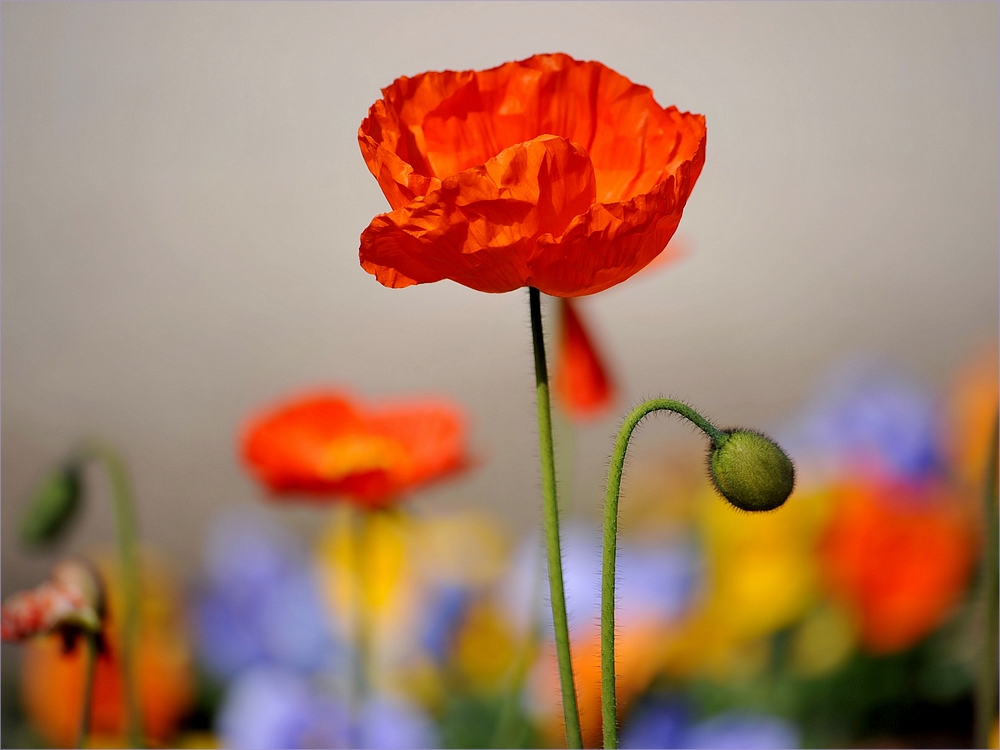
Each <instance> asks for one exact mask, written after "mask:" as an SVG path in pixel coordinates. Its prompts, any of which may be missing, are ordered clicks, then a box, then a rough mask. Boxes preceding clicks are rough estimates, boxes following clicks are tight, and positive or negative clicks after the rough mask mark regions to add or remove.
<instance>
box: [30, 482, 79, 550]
mask: <svg viewBox="0 0 1000 750" xmlns="http://www.w3.org/2000/svg"><path fill="white" fill-rule="evenodd" d="M80 495H81V482H80V470H79V468H78V467H77V466H76V465H75V464H72V463H70V464H67V465H65V466H62V467H60V468H58V469H54V470H53V471H51V472H50V473H49V474H48V475H47V476H46V477H45V479H43V480H42V482H41V484H39V485H38V488H37V489H36V490H35V494H34V497H32V498H31V502H29V503H28V507H27V508H26V509H25V511H24V514H23V515H22V516H21V539H22V541H24V543H25V544H28V545H30V546H32V547H37V546H39V545H43V544H47V543H49V542H51V541H53V540H54V539H56V538H57V537H58V536H59V535H60V534H61V533H62V532H63V531H64V530H65V529H66V527H67V526H68V525H69V522H70V521H72V520H73V517H74V516H75V515H76V510H77V508H78V507H79V505H80Z"/></svg>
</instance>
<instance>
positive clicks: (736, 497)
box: [708, 430, 795, 511]
mask: <svg viewBox="0 0 1000 750" xmlns="http://www.w3.org/2000/svg"><path fill="white" fill-rule="evenodd" d="M708 468H709V473H710V474H711V476H712V482H713V483H714V484H715V487H716V489H718V490H719V492H720V493H721V494H722V496H723V497H724V498H726V500H728V501H729V502H730V503H732V504H733V505H735V506H736V507H737V508H740V509H742V510H749V511H762V510H774V509H775V508H777V507H780V506H781V504H782V503H784V502H785V500H787V499H788V496H789V495H791V494H792V488H793V487H794V486H795V467H794V466H792V462H791V459H789V458H788V456H787V455H786V454H785V452H784V451H783V450H781V448H780V447H779V446H778V444H777V443H775V442H774V441H773V440H771V438H769V437H767V436H766V435H761V434H760V433H759V432H752V431H750V430H727V431H726V432H723V433H722V437H721V438H719V439H717V440H716V441H714V444H713V446H712V453H711V455H710V456H709V460H708Z"/></svg>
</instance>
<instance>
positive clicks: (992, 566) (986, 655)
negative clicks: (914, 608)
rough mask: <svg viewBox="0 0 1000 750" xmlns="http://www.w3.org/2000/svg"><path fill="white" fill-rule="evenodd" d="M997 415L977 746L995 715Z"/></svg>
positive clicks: (987, 503) (989, 466) (983, 576)
mask: <svg viewBox="0 0 1000 750" xmlns="http://www.w3.org/2000/svg"><path fill="white" fill-rule="evenodd" d="M998 430H1000V417H998V421H997V424H995V425H994V427H993V439H992V440H991V441H990V455H989V456H988V458H987V462H986V481H985V482H984V491H983V500H984V511H985V513H984V514H983V515H984V518H983V521H984V524H985V545H986V546H985V548H984V550H983V559H982V569H981V572H980V576H979V579H980V586H981V591H982V607H983V609H982V612H983V620H984V622H983V639H982V644H983V646H982V648H983V653H982V658H981V659H980V660H979V673H978V674H977V675H976V745H975V746H976V747H988V746H989V745H988V742H989V736H990V728H991V726H992V725H993V720H994V719H995V717H996V715H997V680H998V676H997V672H998V667H1000V665H998V653H997V630H998V627H1000V625H998V621H997V608H998V605H1000V602H998V599H1000V591H998V585H997V567H998V565H1000V559H998V557H1000V556H998V538H997V537H998V534H997V493H998V486H997V462H998V460H1000V457H998V453H1000V443H998Z"/></svg>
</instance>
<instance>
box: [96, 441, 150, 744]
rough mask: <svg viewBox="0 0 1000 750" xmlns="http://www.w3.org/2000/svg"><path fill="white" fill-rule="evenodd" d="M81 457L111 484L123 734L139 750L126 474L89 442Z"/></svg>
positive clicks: (133, 545) (132, 528)
mask: <svg viewBox="0 0 1000 750" xmlns="http://www.w3.org/2000/svg"><path fill="white" fill-rule="evenodd" d="M82 452H83V454H84V455H85V456H86V457H88V458H92V459H94V460H97V461H100V462H101V463H102V464H103V466H104V469H105V471H106V472H107V474H108V480H109V481H110V483H111V499H112V502H113V504H114V516H115V535H116V537H117V544H118V568H119V575H120V576H121V586H122V610H123V612H122V629H121V638H122V640H121V647H120V654H121V669H122V684H123V685H124V687H125V690H124V692H125V715H126V722H127V723H126V732H127V738H128V743H129V747H135V748H138V747H142V717H141V716H140V713H139V698H138V696H139V692H138V689H137V681H136V672H135V665H136V660H135V651H136V645H137V638H138V635H139V555H138V549H137V547H138V542H137V540H138V531H137V529H136V518H135V504H134V502H133V500H132V492H131V489H130V488H129V481H128V472H127V471H126V469H125V463H124V462H123V461H122V459H121V457H120V456H119V455H118V453H117V452H115V451H114V450H113V449H112V448H110V447H109V446H107V445H105V444H103V443H100V442H97V441H90V442H88V443H87V444H86V445H85V446H84V448H83V451H82Z"/></svg>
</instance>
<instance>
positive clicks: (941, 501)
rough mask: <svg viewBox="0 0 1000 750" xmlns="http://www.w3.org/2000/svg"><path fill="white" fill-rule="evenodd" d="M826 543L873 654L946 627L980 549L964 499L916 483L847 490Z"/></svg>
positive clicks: (833, 584)
mask: <svg viewBox="0 0 1000 750" xmlns="http://www.w3.org/2000/svg"><path fill="white" fill-rule="evenodd" d="M840 494H841V497H840V502H839V504H838V506H837V507H836V508H835V510H834V514H833V517H832V518H831V521H830V525H829V526H828V527H827V531H826V534H825V537H824V539H823V541H822V544H821V561H822V565H823V568H824V573H825V577H826V580H827V583H828V585H829V587H830V589H831V590H832V592H833V593H834V595H836V596H839V597H840V598H841V599H842V600H843V601H844V602H845V603H846V604H847V606H848V607H849V608H850V609H851V610H852V611H853V612H854V615H855V617H856V618H857V620H858V626H859V629H860V634H861V640H862V643H863V644H864V645H865V647H866V648H867V650H868V651H870V652H872V653H892V652H895V651H901V650H903V649H905V648H908V647H910V646H912V645H914V644H915V643H917V641H919V640H920V639H921V638H923V637H924V636H925V635H927V634H928V633H930V632H931V631H932V630H933V629H934V628H936V627H937V626H938V625H940V624H941V623H942V622H943V621H944V620H945V618H946V617H947V616H948V615H949V614H950V612H951V609H952V607H954V605H955V604H957V603H958V601H959V599H960V598H961V596H962V593H963V591H964V589H965V586H966V584H967V583H968V579H969V574H970V572H971V570H972V566H973V563H974V562H975V554H976V549H977V543H976V536H975V531H974V526H973V524H972V522H971V520H970V518H969V517H968V515H967V514H965V513H964V512H963V508H962V507H961V504H960V503H958V502H951V501H950V500H951V498H950V497H949V496H947V495H943V494H941V493H940V491H935V492H934V494H931V493H928V491H927V490H926V488H923V489H922V488H918V487H914V486H909V485H892V486H877V485H857V486H853V487H846V488H842V489H841V491H840Z"/></svg>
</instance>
